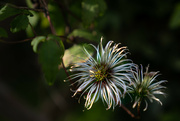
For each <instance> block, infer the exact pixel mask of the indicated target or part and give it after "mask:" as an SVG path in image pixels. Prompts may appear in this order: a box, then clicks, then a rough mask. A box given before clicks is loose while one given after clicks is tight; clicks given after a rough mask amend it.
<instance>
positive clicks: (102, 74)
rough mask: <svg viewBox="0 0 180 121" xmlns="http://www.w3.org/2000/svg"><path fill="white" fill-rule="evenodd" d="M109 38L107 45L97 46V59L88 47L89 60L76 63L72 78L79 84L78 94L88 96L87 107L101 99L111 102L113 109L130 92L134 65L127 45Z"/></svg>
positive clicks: (109, 103)
mask: <svg viewBox="0 0 180 121" xmlns="http://www.w3.org/2000/svg"><path fill="white" fill-rule="evenodd" d="M112 44H113V41H109V42H108V43H107V44H106V46H105V48H103V45H102V39H101V42H100V45H99V46H97V47H95V46H94V45H91V46H92V47H94V49H95V50H96V58H94V57H92V56H91V55H90V54H89V52H88V51H87V50H86V49H85V48H84V51H85V53H86V55H87V56H88V60H86V61H85V62H83V63H76V64H75V65H76V66H74V67H73V68H71V71H72V72H73V73H74V74H73V75H71V80H75V82H74V83H73V84H77V89H76V90H75V93H74V96H75V95H77V94H80V97H81V96H85V99H86V101H85V107H86V108H87V109H90V108H91V107H92V105H93V104H94V103H95V102H96V101H97V100H99V98H101V99H102V101H103V102H104V103H105V104H106V105H107V109H110V108H111V107H113V109H114V108H115V107H116V106H117V105H119V104H121V98H122V97H123V96H124V94H125V93H126V91H127V87H128V84H129V83H131V80H130V78H129V75H130V71H131V67H132V66H133V65H134V64H133V63H132V62H131V60H130V59H126V55H127V53H128V52H127V49H126V47H120V48H119V47H118V46H119V44H114V45H113V46H112Z"/></svg>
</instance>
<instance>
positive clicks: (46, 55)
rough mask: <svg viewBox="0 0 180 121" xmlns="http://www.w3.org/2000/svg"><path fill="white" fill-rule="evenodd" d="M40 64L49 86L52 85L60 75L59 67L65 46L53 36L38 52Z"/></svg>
mask: <svg viewBox="0 0 180 121" xmlns="http://www.w3.org/2000/svg"><path fill="white" fill-rule="evenodd" d="M38 55H39V62H40V64H41V66H42V70H43V72H44V75H45V78H46V80H47V83H48V84H49V85H52V84H53V83H54V81H55V80H56V77H57V74H58V71H59V69H58V66H59V64H61V60H62V57H63V55H64V45H63V43H62V42H61V41H60V39H58V40H57V38H56V37H55V36H53V35H50V37H48V40H47V41H45V42H43V43H42V44H41V46H40V48H39V50H38Z"/></svg>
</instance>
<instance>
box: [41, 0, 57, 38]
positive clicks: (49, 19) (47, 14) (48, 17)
mask: <svg viewBox="0 0 180 121" xmlns="http://www.w3.org/2000/svg"><path fill="white" fill-rule="evenodd" d="M41 4H42V5H43V6H44V9H45V11H44V13H45V15H46V17H47V19H48V21H49V24H50V28H51V32H52V34H54V35H56V31H55V28H54V26H53V24H52V21H51V17H50V15H49V11H48V6H47V4H46V1H45V0H41Z"/></svg>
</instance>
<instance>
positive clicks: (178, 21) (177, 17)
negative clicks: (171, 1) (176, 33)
mask: <svg viewBox="0 0 180 121" xmlns="http://www.w3.org/2000/svg"><path fill="white" fill-rule="evenodd" d="M169 26H170V28H177V27H179V26H180V3H179V4H177V5H176V7H175V10H174V13H173V15H172V17H171V20H170V24H169Z"/></svg>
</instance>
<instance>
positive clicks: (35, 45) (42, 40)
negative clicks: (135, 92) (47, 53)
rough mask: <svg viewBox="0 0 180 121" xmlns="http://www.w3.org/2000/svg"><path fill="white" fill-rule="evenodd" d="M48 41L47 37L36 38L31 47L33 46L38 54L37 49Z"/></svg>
mask: <svg viewBox="0 0 180 121" xmlns="http://www.w3.org/2000/svg"><path fill="white" fill-rule="evenodd" d="M45 39H46V37H45V36H37V37H36V38H34V39H33V40H32V42H31V45H32V46H33V51H34V52H35V53H36V52H37V49H38V45H39V43H40V42H44V41H45Z"/></svg>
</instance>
